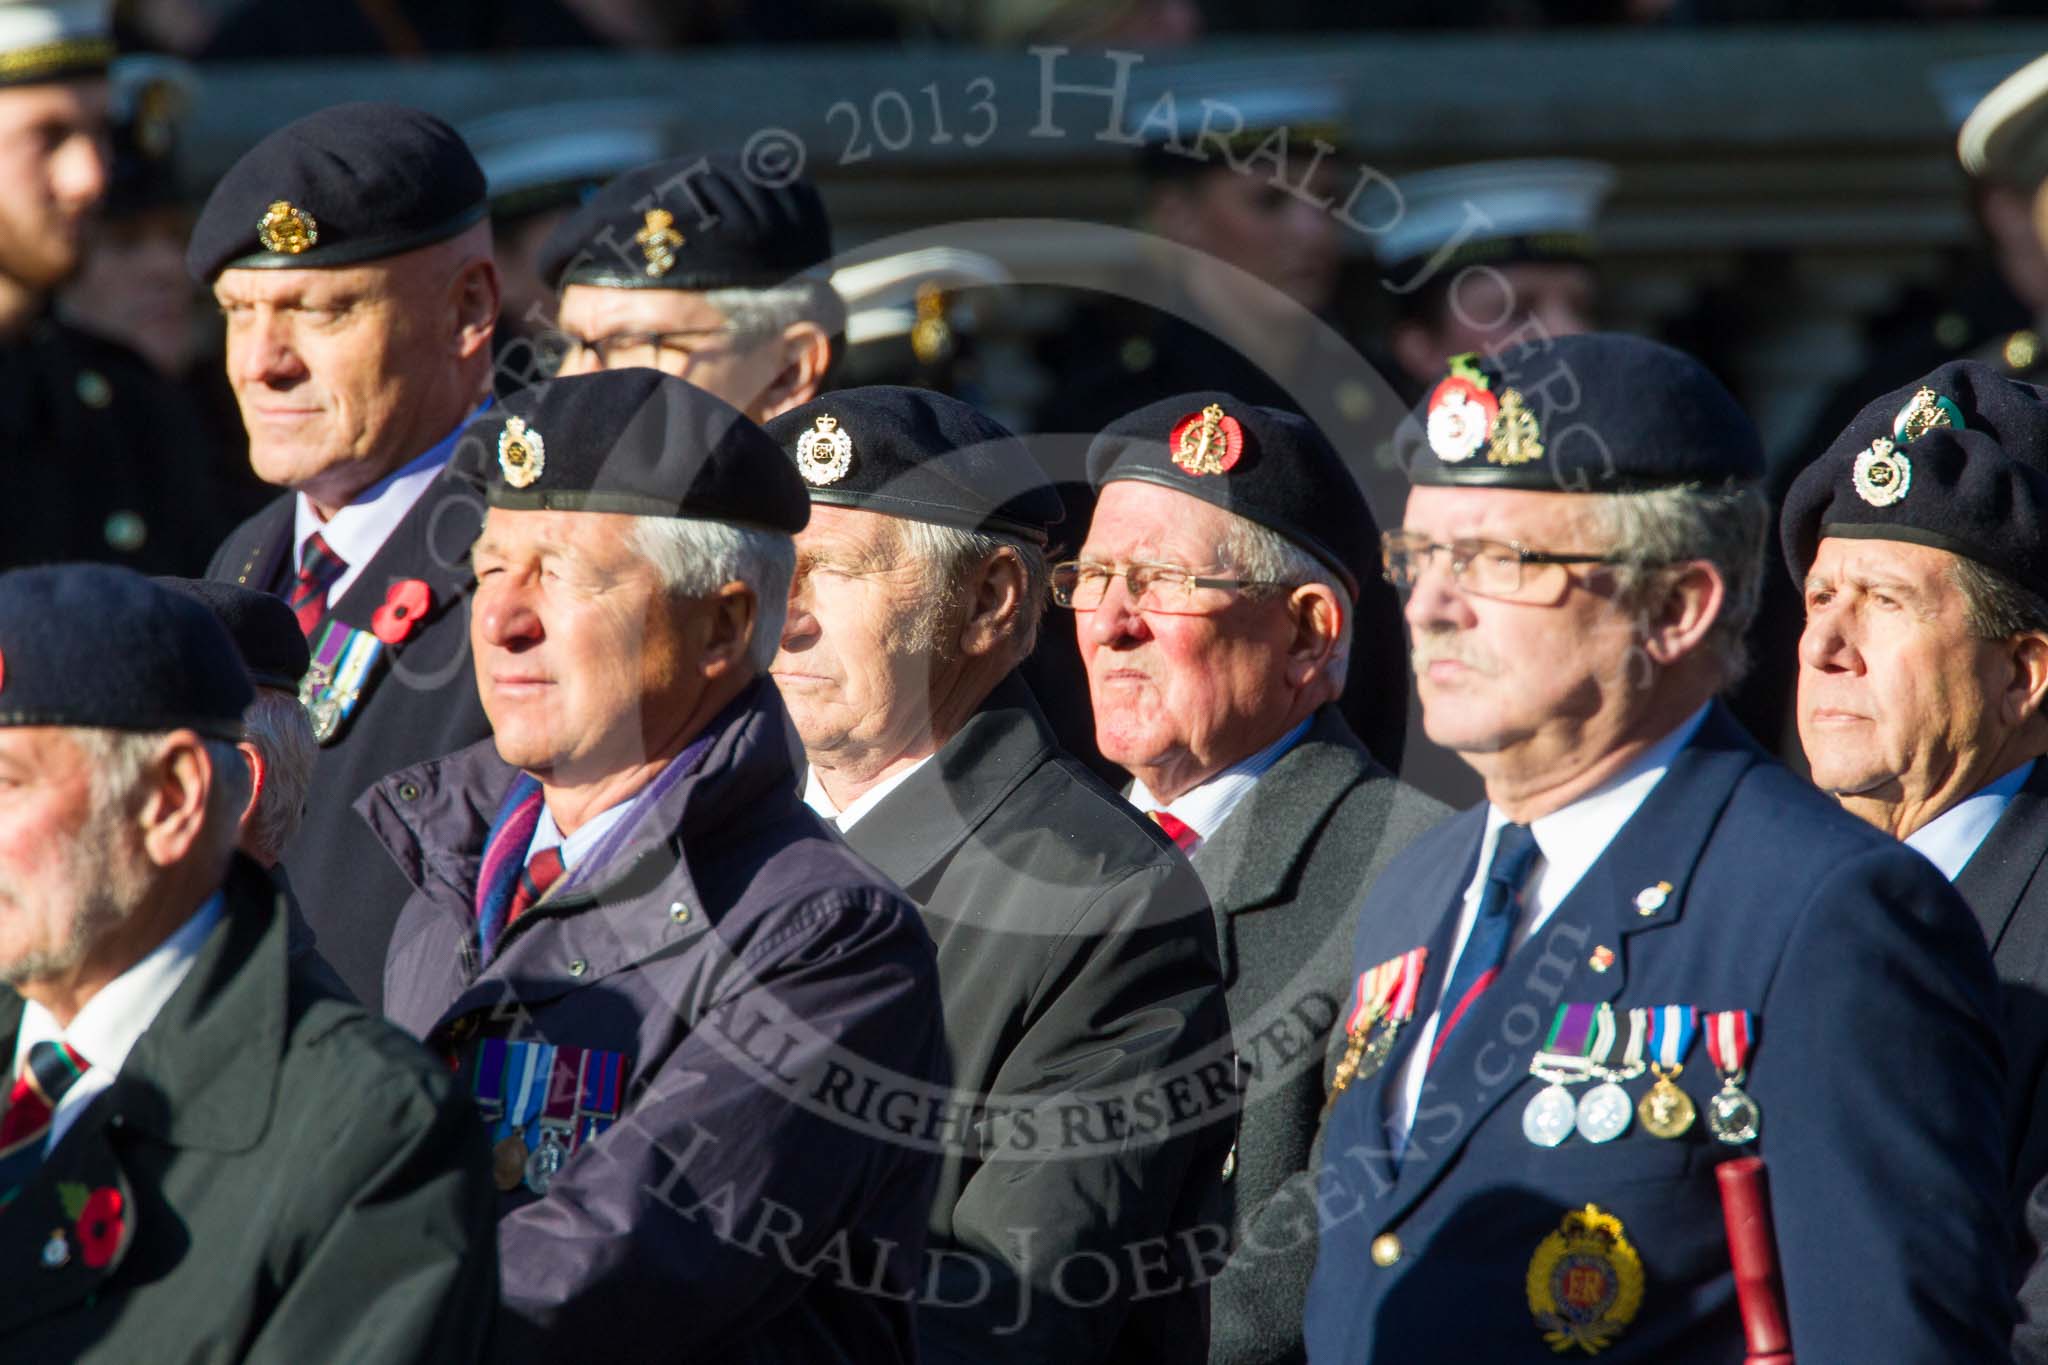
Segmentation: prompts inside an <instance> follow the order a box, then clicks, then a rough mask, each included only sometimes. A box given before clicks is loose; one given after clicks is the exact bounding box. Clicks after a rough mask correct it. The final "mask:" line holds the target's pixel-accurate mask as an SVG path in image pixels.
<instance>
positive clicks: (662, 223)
mask: <svg viewBox="0 0 2048 1365" xmlns="http://www.w3.org/2000/svg"><path fill="white" fill-rule="evenodd" d="M675 224H676V216H675V215H674V214H673V213H670V212H669V211H668V210H667V209H649V210H647V219H646V222H645V223H644V224H643V225H642V227H641V229H640V230H639V231H638V232H636V233H634V234H633V240H634V241H636V242H638V243H639V244H640V254H641V255H643V256H645V257H646V258H647V273H648V274H649V275H651V276H655V277H657V278H658V277H660V276H662V275H666V274H668V272H669V271H670V270H672V269H674V268H675V263H676V248H677V247H679V246H681V245H682V244H683V234H682V233H680V232H677V231H676V226H675Z"/></svg>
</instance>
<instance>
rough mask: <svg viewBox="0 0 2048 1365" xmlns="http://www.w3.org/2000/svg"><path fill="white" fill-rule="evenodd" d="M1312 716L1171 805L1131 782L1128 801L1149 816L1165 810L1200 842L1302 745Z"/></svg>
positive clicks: (1135, 781)
mask: <svg viewBox="0 0 2048 1365" xmlns="http://www.w3.org/2000/svg"><path fill="white" fill-rule="evenodd" d="M1314 719H1315V717H1313V716H1311V717H1309V719H1308V720H1304V721H1302V722H1301V724H1299V725H1297V726H1295V727H1294V728H1293V729H1292V730H1289V731H1288V732H1287V733H1286V734H1284V735H1282V736H1280V738H1278V739H1276V740H1274V741H1273V742H1272V743H1271V744H1268V745H1267V746H1266V747H1265V748H1263V749H1261V750H1259V751H1258V752H1257V753H1255V754H1253V755H1252V756H1251V757H1250V758H1247V759H1243V760H1241V761H1239V762H1236V763H1233V764H1231V765H1230V766H1229V767H1228V768H1225V769H1224V770H1223V771H1222V772H1220V773H1217V774H1216V775H1215V776H1214V777H1211V778H1210V779H1209V780H1208V781H1206V782H1203V783H1200V784H1198V785H1197V786H1194V787H1192V788H1190V789H1188V790H1187V791H1184V792H1182V793H1181V794H1180V796H1179V797H1178V798H1176V799H1175V800H1173V801H1171V802H1167V803H1165V804H1161V803H1160V800H1159V798H1158V797H1156V796H1154V795H1153V794H1152V792H1151V790H1150V789H1149V788H1147V787H1146V786H1145V784H1144V782H1142V781H1140V780H1139V779H1137V778H1133V779H1131V792H1130V795H1129V797H1127V798H1126V799H1127V800H1129V801H1130V803H1131V804H1132V805H1134V806H1136V807H1137V808H1138V809H1139V810H1140V811H1142V812H1144V813H1145V814H1147V815H1149V814H1151V813H1152V812H1153V811H1155V810H1158V811H1165V812H1166V813H1167V814H1168V815H1171V816H1172V817H1174V818H1175V819H1176V820H1179V821H1180V822H1181V823H1182V824H1184V825H1186V826H1187V827H1188V828H1189V829H1191V830H1193V831H1194V832H1195V837H1196V839H1197V840H1201V839H1206V838H1208V837H1209V836H1210V835H1212V834H1214V833H1215V832H1216V830H1217V829H1218V827H1220V826H1221V825H1222V824H1223V822H1224V821H1225V820H1227V819H1229V818H1230V813H1231V812H1232V811H1234V810H1236V809H1237V807H1238V803H1239V802H1241V801H1243V800H1244V799H1245V798H1246V797H1247V796H1250V795H1251V794H1252V788H1253V787H1256V786H1257V785H1258V784H1259V779H1260V778H1262V777H1264V776H1265V775H1266V774H1267V773H1268V772H1270V771H1271V770H1272V767H1273V765H1274V764H1275V763H1278V762H1279V761H1280V760H1281V759H1282V758H1284V757H1286V755H1287V751H1288V750H1289V749H1292V748H1293V747H1294V746H1295V745H1297V744H1299V743H1300V742H1301V737H1302V736H1303V735H1305V734H1307V733H1308V727H1309V721H1312V720H1314Z"/></svg>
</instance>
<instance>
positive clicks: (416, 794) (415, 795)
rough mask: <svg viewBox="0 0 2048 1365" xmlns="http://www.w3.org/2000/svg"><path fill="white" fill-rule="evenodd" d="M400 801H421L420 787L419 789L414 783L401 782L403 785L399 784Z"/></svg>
mask: <svg viewBox="0 0 2048 1365" xmlns="http://www.w3.org/2000/svg"><path fill="white" fill-rule="evenodd" d="M398 799H399V800H401V801H417V800H419V799H420V789H419V787H418V786H417V785H416V784H414V783H411V782H401V783H399V784H398Z"/></svg>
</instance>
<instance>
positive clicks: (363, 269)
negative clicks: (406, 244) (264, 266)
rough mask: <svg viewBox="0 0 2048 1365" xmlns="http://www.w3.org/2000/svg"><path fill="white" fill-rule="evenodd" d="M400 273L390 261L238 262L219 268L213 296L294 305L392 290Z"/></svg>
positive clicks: (240, 300)
mask: <svg viewBox="0 0 2048 1365" xmlns="http://www.w3.org/2000/svg"><path fill="white" fill-rule="evenodd" d="M398 274H399V270H398V267H397V266H396V265H395V264H393V263H392V262H387V261H368V262H365V263H364V264H361V265H352V266H347V267H345V268H342V269H338V270H313V269H302V270H292V269H283V270H257V269H250V268H248V267H242V266H236V267H233V268H231V269H227V270H223V271H221V272H220V278H219V279H217V280H215V281H214V282H213V296H214V298H215V299H217V300H218V301H220V302H221V303H224V304H226V303H251V304H253V303H268V304H274V305H276V306H278V307H291V306H294V305H298V304H304V303H324V302H331V301H334V300H337V299H343V298H362V297H371V296H378V295H384V294H389V293H391V292H392V291H393V289H394V288H395V285H396V280H397V277H398Z"/></svg>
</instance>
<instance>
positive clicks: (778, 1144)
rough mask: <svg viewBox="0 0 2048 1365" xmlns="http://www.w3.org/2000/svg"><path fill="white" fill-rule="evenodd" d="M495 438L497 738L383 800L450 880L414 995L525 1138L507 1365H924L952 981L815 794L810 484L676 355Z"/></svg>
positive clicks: (422, 916) (510, 1138) (438, 1044)
mask: <svg viewBox="0 0 2048 1365" xmlns="http://www.w3.org/2000/svg"><path fill="white" fill-rule="evenodd" d="M465 439H466V440H474V441H477V442H479V443H480V444H481V445H482V446H483V451H482V452H480V453H481V454H482V455H483V456H484V457H485V458H486V459H487V460H488V464H489V469H490V484H489V500H490V511H489V514H488V516H487V518H486V521H485V525H484V530H483V535H482V537H481V539H480V540H479V541H478V542H477V546H476V553H475V559H476V567H477V577H478V584H477V593H476V600H475V602H474V604H473V605H472V608H471V613H470V620H471V640H472V644H473V648H474V653H475V660H476V683H477V687H478V689H479V691H480V692H481V693H482V695H483V701H484V709H485V710H486V711H487V712H488V713H489V714H490V717H491V722H492V726H493V730H494V737H493V738H492V739H491V740H488V741H485V742H484V743H481V744H478V745H475V746H473V747H471V748H469V749H466V750H463V751H461V752H459V753H457V754H454V755H451V756H449V757H446V758H443V759H440V760H438V761H436V762H433V763H429V764H426V765H424V766H422V767H415V768H410V769H406V770H404V771H401V772H399V773H397V774H395V775H394V776H392V777H390V778H389V779H387V780H385V781H384V782H382V783H379V784H378V785H377V786H376V787H375V788H373V789H372V791H371V792H370V793H369V794H368V795H367V796H366V797H365V798H364V800H363V802H362V809H363V810H364V812H365V814H366V815H367V816H368V817H369V819H370V821H371V822H372V824H373V825H374V826H375V827H376V829H377V832H378V834H379V835H380V836H381V837H382V838H383V840H384V841H385V843H386V845H387V847H388V848H389V849H390V851H391V854H392V856H393V857H394V858H395V859H396V860H397V862H398V864H399V866H400V867H401V868H403V869H404V870H405V872H406V874H407V876H408V877H409V878H410V879H411V880H412V881H413V882H414V883H415V884H416V886H417V888H418V889H417V890H416V892H415V894H414V895H413V898H412V899H411V901H409V902H408V903H407V905H406V907H405V911H404V914H403V916H402V917H401V919H400V921H399V926H398V932H397V935H396V937H395V938H394V940H393V943H392V951H391V961H390V965H389V968H388V970H387V974H386V981H385V1003H386V1006H387V1007H388V1008H389V1010H390V1011H391V1014H392V1017H393V1018H394V1019H396V1020H397V1021H398V1022H399V1023H400V1024H402V1025H404V1026H405V1027H406V1028H408V1029H410V1030H411V1031H412V1032H413V1033H415V1034H417V1035H418V1036H419V1037H421V1038H423V1039H426V1040H427V1041H428V1043H429V1044H431V1045H432V1046H433V1047H435V1048H437V1049H441V1050H444V1051H446V1052H447V1054H448V1055H449V1057H450V1058H451V1060H452V1062H453V1064H454V1065H455V1066H456V1067H457V1069H458V1070H459V1072H460V1074H461V1075H462V1076H463V1077H464V1078H465V1079H466V1080H467V1082H468V1083H469V1084H470V1086H471V1087H472V1089H473V1091H474V1093H475V1095H476V1098H477V1102H478V1104H479V1105H480V1106H481V1107H482V1109H483V1112H484V1114H485V1115H486V1117H487V1118H488V1119H489V1120H490V1122H491V1124H492V1125H493V1129H494V1137H495V1139H496V1147H495V1156H496V1160H497V1167H496V1170H497V1177H498V1184H499V1188H500V1190H501V1191H503V1194H502V1197H501V1200H500V1205H499V1208H500V1219H499V1224H498V1243H499V1250H500V1253H501V1257H502V1262H503V1285H504V1309H503V1313H502V1314H501V1317H500V1321H499V1330H498V1340H497V1349H498V1351H499V1352H500V1358H501V1359H505V1360H528V1359H534V1360H541V1359H545V1360H560V1359H563V1358H565V1357H569V1356H579V1355H583V1354H587V1353H588V1352H589V1350H591V1349H592V1348H593V1347H592V1344H593V1343H602V1344H603V1347H602V1349H604V1350H605V1351H607V1352H610V1353H613V1354H616V1355H618V1356H619V1357H620V1358H621V1359H625V1360H642V1359H653V1358H686V1357H687V1358H691V1359H706V1360H735V1359H746V1360H756V1361H790V1362H799V1361H801V1362H810V1361H848V1362H854V1361H859V1362H888V1361H909V1360H912V1359H914V1358H915V1355H916V1344H915V1341H914V1338H913V1335H912V1330H911V1328H912V1319H913V1311H912V1308H911V1300H912V1299H914V1298H915V1297H916V1296H917V1295H918V1294H919V1293H920V1292H921V1290H922V1280H921V1271H922V1266H921V1263H920V1257H921V1255H922V1250H923V1244H924V1225H925V1211H926V1209H927V1208H928V1207H929V1204H930V1200H931V1195H932V1186H933V1180H934V1177H935V1176H936V1175H937V1172H938V1158H937V1155H936V1151H935V1148H934V1144H935V1143H936V1141H937V1138H938V1134H937V1131H936V1128H935V1125H938V1124H940V1123H942V1122H943V1121H944V1120H945V1117H946V1114H947V1110H946V1099H947V1094H948V1091H947V1088H946V1080H947V1074H946V1063H945V1039H944V1034H943V1032H942V1025H941V1019H940V1012H939V994H938V980H937V977H938V973H937V968H936V965H935V963H934V960H933V954H932V943H931V938H930V936H929V935H927V934H926V932H925V930H924V926H923V925H922V923H921V922H920V921H919V918H918V914H917V908H916V906H914V905H912V904H911V903H910V902H909V901H907V900H906V899H904V897H903V895H902V893H901V892H899V891H898V890H897V889H896V888H895V887H893V886H892V885H890V884H889V883H888V882H885V881H883V880H882V879H881V878H880V876H878V875H877V874H876V873H875V872H874V871H873V870H872V869H871V868H869V867H868V866H867V864H865V863H863V862H861V861H860V860H859V859H858V858H856V857H854V856H853V855H852V854H851V853H849V852H848V851H847V850H846V848H845V846H844V845H843V844H841V843H840V842H839V841H838V840H836V839H834V838H833V837H832V835H831V834H830V832H829V831H827V830H826V828H825V826H824V825H823V824H822V822H820V821H819V820H818V818H817V817H816V816H814V815H812V814H811V813H810V812H809V811H808V810H806V809H804V806H803V803H802V801H801V800H800V799H799V796H798V788H797V781H796V776H797V775H796V772H795V770H794V767H793V765H792V755H791V747H792V746H791V745H790V742H789V735H788V715H787V713H786V712H785V711H784V710H783V708H782V704H781V701H780V699H779V698H778V697H777V695H776V691H775V685H774V684H773V683H772V682H771V681H770V680H769V679H768V678H767V676H766V668H767V664H768V661H769V659H770V658H771V657H772V656H773V655H774V652H775V643H776V640H777V638H778V637H779V634H780V630H781V624H782V616H783V612H784V609H785V607H786V605H787V602H788V592H789V578H790V571H791V567H792V565H793V563H794V559H795V549H794V546H793V544H792V542H791V536H792V535H793V534H794V533H796V532H797V531H799V530H801V529H802V528H803V526H804V523H805V520H806V518H807V517H808V515H809V512H810V508H809V505H808V503H807V501H806V499H805V497H804V488H803V483H802V481H801V480H800V479H798V478H797V476H796V472H795V471H794V470H793V469H791V468H790V466H789V462H788V461H787V460H785V459H784V458H783V456H782V452H781V451H780V450H779V449H777V448H776V446H775V444H774V443H773V442H772V441H770V440H769V439H768V438H767V437H766V436H765V435H763V434H762V432H761V429H760V428H759V427H757V426H755V425H754V424H753V423H751V422H749V421H747V420H746V418H744V417H743V416H741V415H740V414H739V413H738V412H737V411H735V410H734V409H732V408H730V407H728V406H726V405H725V404H724V403H722V402H720V401H719V400H717V399H716V398H713V397H712V396H711V395H709V394H707V393H705V392H703V391H702V390H700V389H696V388H693V387H691V386H690V385H688V384H686V383H684V382H683V381H681V380H679V379H674V378H671V377H670V376H668V375H664V374H662V373H660V372H659V371H656V370H651V369H636V370H619V371H612V372H608V373H604V374H595V375H584V376H578V377H574V378H568V379H560V380H555V381H552V382H550V383H548V384H546V385H543V386H539V387H536V388H531V389H527V390H524V391H523V392H521V393H520V394H517V395H515V396H514V397H512V398H511V399H508V400H507V401H506V403H505V404H504V406H503V409H502V410H500V411H498V412H494V413H493V414H492V415H491V416H490V417H488V418H487V419H485V420H484V421H483V422H481V423H479V424H478V425H477V426H476V427H474V428H472V431H471V433H470V435H469V436H467V437H466V438H465Z"/></svg>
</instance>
